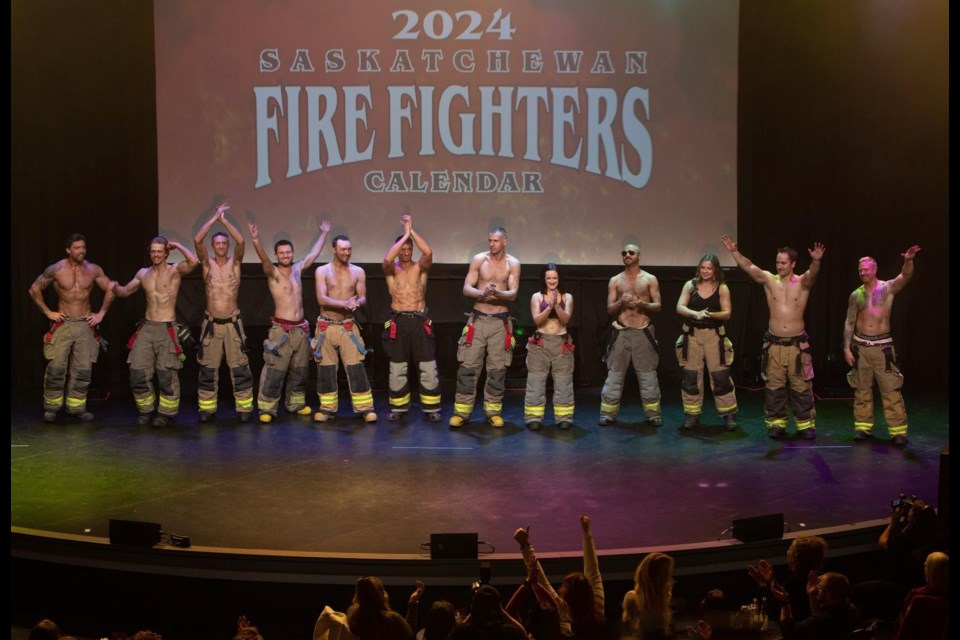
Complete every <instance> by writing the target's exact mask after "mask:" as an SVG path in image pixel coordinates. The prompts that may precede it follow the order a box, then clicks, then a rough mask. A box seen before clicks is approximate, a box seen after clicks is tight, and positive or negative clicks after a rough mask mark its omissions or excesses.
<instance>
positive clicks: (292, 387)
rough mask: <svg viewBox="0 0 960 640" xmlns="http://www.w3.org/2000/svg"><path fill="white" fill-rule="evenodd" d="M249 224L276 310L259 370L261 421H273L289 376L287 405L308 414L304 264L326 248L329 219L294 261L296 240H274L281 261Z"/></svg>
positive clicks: (294, 410) (310, 263)
mask: <svg viewBox="0 0 960 640" xmlns="http://www.w3.org/2000/svg"><path fill="white" fill-rule="evenodd" d="M247 228H248V229H249V230H250V241H251V242H253V248H254V250H255V251H256V252H257V257H259V258H260V264H261V265H263V273H264V275H266V276H267V286H268V287H269V288H270V296H271V297H272V298H273V316H272V317H271V318H270V320H271V324H270V329H269V330H268V331H267V339H266V340H264V341H263V370H262V371H261V372H260V392H259V393H258V394H257V410H258V411H259V412H260V422H272V421H273V419H274V418H276V417H277V409H278V408H279V405H280V397H281V394H282V393H283V383H284V378H286V383H287V393H286V396H285V397H284V406H285V407H286V409H287V411H289V412H290V413H295V414H297V415H301V416H308V415H310V414H311V413H313V409H311V408H310V405H308V404H307V376H308V374H309V370H308V367H309V365H310V344H309V340H310V323H309V322H307V319H306V318H304V317H303V270H304V268H306V267H309V266H310V265H312V264H313V262H314V260H316V259H317V256H319V255H320V251H321V250H323V243H324V242H325V241H326V239H327V234H328V233H330V221H329V220H326V219H324V220H321V221H320V224H319V225H318V229H319V230H320V237H319V238H317V241H316V242H315V243H314V244H313V246H312V247H311V248H310V251H309V252H308V253H307V255H305V256H303V259H301V260H300V261H299V262H294V261H293V243H292V242H290V241H289V240H278V241H277V242H276V243H274V245H273V253H274V255H275V256H276V257H277V264H276V265H274V264H273V263H272V262H271V261H270V258H269V256H267V252H266V251H264V250H263V247H262V246H260V231H259V229H258V228H257V225H256V224H254V223H252V222H248V223H247Z"/></svg>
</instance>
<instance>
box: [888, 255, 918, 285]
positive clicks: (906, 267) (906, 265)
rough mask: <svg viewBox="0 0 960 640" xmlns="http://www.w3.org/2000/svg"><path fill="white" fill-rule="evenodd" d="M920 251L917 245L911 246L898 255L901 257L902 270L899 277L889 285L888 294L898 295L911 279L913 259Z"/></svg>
mask: <svg viewBox="0 0 960 640" xmlns="http://www.w3.org/2000/svg"><path fill="white" fill-rule="evenodd" d="M918 251H920V247H919V246H918V245H913V246H912V247H910V248H909V249H907V250H906V251H905V252H903V253H901V254H900V255H902V256H903V268H902V269H900V275H898V276H897V277H896V278H894V279H893V281H892V282H891V283H890V289H889V291H890V293H899V292H900V291H901V290H902V289H903V288H904V287H905V286H907V283H908V282H910V278H912V277H913V257H914V256H915V255H917V252H918Z"/></svg>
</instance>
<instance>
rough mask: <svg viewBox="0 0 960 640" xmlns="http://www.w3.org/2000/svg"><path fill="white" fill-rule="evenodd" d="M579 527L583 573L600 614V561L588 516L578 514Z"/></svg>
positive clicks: (601, 582)
mask: <svg viewBox="0 0 960 640" xmlns="http://www.w3.org/2000/svg"><path fill="white" fill-rule="evenodd" d="M580 527H581V528H582V529H583V574H584V575H585V576H587V580H589V581H590V586H591V588H592V589H593V605H594V607H595V608H596V610H597V613H598V614H600V615H601V616H602V615H603V610H604V607H605V602H604V595H603V579H602V578H601V577H600V561H599V560H598V559H597V549H596V546H595V545H594V543H593V533H592V532H591V531H590V518H589V517H588V516H580Z"/></svg>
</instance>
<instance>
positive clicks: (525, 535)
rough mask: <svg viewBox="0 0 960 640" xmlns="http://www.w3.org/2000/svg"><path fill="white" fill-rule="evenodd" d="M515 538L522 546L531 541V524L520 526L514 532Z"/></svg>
mask: <svg viewBox="0 0 960 640" xmlns="http://www.w3.org/2000/svg"><path fill="white" fill-rule="evenodd" d="M513 539H514V540H516V541H517V543H518V544H519V545H520V546H521V547H522V546H524V545H527V544H529V543H530V525H527V526H526V528H524V527H520V528H519V529H517V530H516V531H514V532H513Z"/></svg>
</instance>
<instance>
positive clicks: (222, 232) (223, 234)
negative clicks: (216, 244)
mask: <svg viewBox="0 0 960 640" xmlns="http://www.w3.org/2000/svg"><path fill="white" fill-rule="evenodd" d="M217 236H223V237H224V238H226V239H227V242H229V241H230V236H228V235H227V232H226V231H217V232H216V233H214V234H213V235H212V236H210V241H211V242H213V241H214V240H216V239H217Z"/></svg>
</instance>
